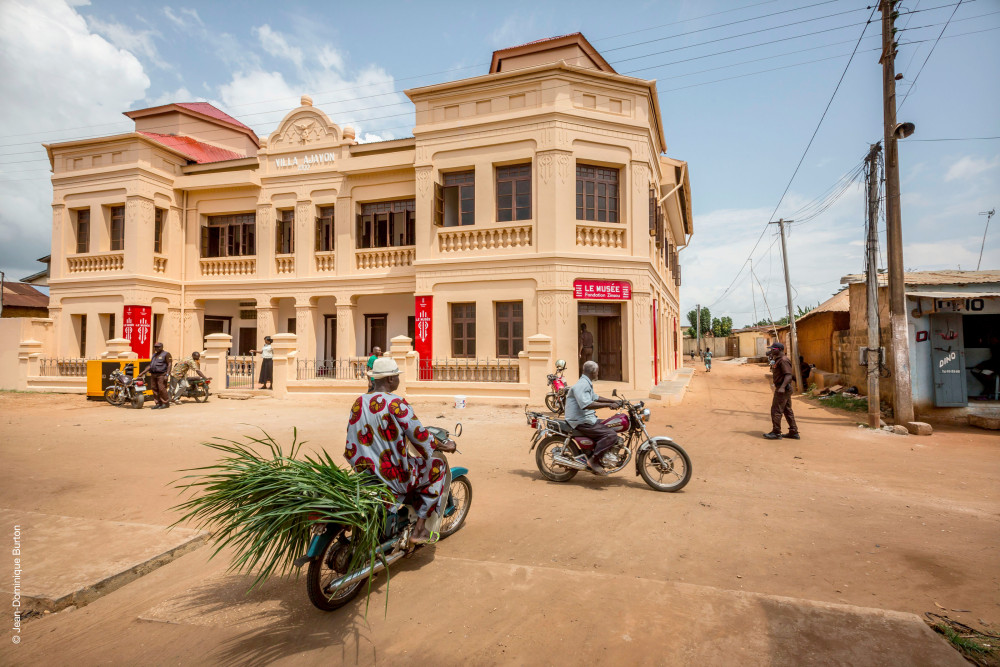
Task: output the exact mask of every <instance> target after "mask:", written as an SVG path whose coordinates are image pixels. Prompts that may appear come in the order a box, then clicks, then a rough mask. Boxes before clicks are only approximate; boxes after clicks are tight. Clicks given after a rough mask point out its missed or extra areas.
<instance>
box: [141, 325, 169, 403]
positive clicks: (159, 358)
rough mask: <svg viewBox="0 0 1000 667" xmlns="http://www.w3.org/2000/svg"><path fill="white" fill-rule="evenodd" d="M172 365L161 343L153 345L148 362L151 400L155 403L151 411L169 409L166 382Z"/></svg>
mask: <svg viewBox="0 0 1000 667" xmlns="http://www.w3.org/2000/svg"><path fill="white" fill-rule="evenodd" d="M173 365H174V359H173V357H171V356H170V353H169V352H166V351H165V350H164V349H163V343H159V342H158V343H155V344H154V345H153V356H152V357H151V358H150V360H149V368H147V369H146V372H147V373H149V382H150V384H151V385H152V389H153V400H155V401H156V405H154V406H153V407H152V408H151V409H152V410H163V409H166V408H169V407H170V391H169V390H168V389H167V381H168V378H169V377H170V368H171V366H173Z"/></svg>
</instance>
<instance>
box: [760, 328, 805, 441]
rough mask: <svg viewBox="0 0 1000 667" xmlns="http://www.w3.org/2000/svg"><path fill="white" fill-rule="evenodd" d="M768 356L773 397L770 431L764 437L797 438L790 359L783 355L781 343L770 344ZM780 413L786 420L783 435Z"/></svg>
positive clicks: (797, 429)
mask: <svg viewBox="0 0 1000 667" xmlns="http://www.w3.org/2000/svg"><path fill="white" fill-rule="evenodd" d="M768 356H771V357H773V358H774V368H773V369H772V370H771V378H772V381H773V382H774V398H773V399H771V432H770V433H765V434H764V437H765V438H767V439H768V440H780V439H781V438H783V437H784V438H791V439H792V440H799V427H798V426H796V424H795V415H794V414H792V381H793V380H794V379H795V374H794V373H793V372H792V360H791V359H789V358H788V357H787V356H785V346H784V344H782V343H774V344H772V345H771V347H770V348H769V349H768ZM781 415H784V416H785V421H787V422H788V433H785V434H784V435H782V434H781Z"/></svg>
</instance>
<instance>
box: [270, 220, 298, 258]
mask: <svg viewBox="0 0 1000 667" xmlns="http://www.w3.org/2000/svg"><path fill="white" fill-rule="evenodd" d="M274 227H275V233H276V234H277V237H276V238H275V241H274V251H275V253H276V254H278V255H290V254H291V253H293V252H295V244H294V237H295V211H294V210H292V209H290V208H289V209H285V210H283V211H278V224H277V225H275V226H274Z"/></svg>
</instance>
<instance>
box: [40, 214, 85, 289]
mask: <svg viewBox="0 0 1000 667" xmlns="http://www.w3.org/2000/svg"><path fill="white" fill-rule="evenodd" d="M90 224H91V228H93V225H94V223H93V222H91V223H90ZM72 227H73V225H72V224H71V221H70V220H69V215H68V213H67V210H66V206H65V204H53V205H52V258H51V262H50V263H49V279H50V280H52V279H57V280H58V279H59V278H64V277H65V274H66V255H68V254H73V253H75V252H76V234H75V233H74V230H73V229H72ZM91 249H93V247H91Z"/></svg>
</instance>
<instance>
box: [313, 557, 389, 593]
mask: <svg viewBox="0 0 1000 667" xmlns="http://www.w3.org/2000/svg"><path fill="white" fill-rule="evenodd" d="M405 555H406V551H405V550H403V549H401V550H399V551H397V552H396V553H394V554H392V555H391V556H389V557H388V558H386V559H385V562H382V561H377V562H376V563H375V566H374V567H373V568H372V569H371V570H369V569H368V568H364V569H361V570H357V571H356V572H352V573H351V574H345V575H344V576H342V577H340V578H339V579H334V580H333V581H331V582H330V585H329V586H327V587H326V590H327V591H336V590H337V589H338V588H343V587H344V586H352V585H354V584H356V583H357V582H359V581H361V580H362V579H365V578H367V577H369V576H375V575H376V574H378V573H379V572H381V571H382V570H384V569H385V568H386V567H388V566H389V565H392V564H393V563H395V562H396V561H397V560H399V559H400V558H402V557H403V556H405Z"/></svg>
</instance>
